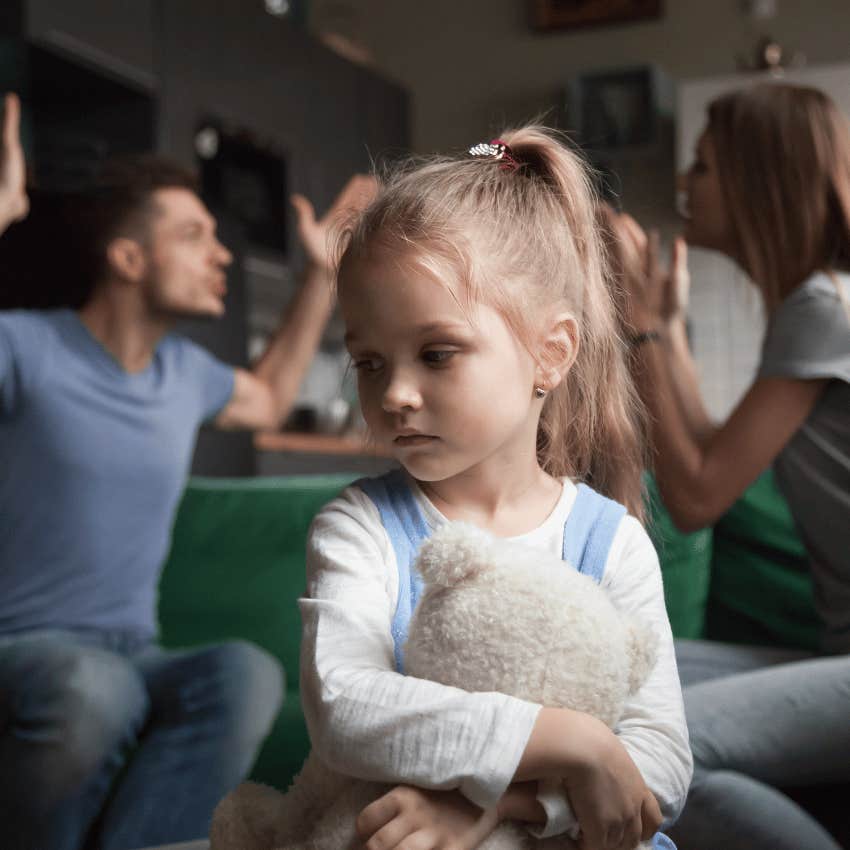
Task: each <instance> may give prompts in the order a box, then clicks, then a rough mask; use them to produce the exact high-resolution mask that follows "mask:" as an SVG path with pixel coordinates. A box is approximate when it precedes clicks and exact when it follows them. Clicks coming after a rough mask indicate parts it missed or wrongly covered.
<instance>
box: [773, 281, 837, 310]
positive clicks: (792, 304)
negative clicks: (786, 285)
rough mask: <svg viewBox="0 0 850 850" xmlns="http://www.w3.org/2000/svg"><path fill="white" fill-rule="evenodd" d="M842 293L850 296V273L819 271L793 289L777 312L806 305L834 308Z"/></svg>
mask: <svg viewBox="0 0 850 850" xmlns="http://www.w3.org/2000/svg"><path fill="white" fill-rule="evenodd" d="M842 294H843V295H844V296H845V297H846V298H850V273H848V272H844V271H834V272H830V273H827V272H823V271H818V272H815V273H814V274H812V275H810V276H809V277H807V278H806V279H805V280H804V281H803V282H802V283H801V284H800V285H799V286H797V287H796V288H795V289H793V290H792V291H791V292H790V293H789V294H788V296H787V297H786V298H785V300H784V301H783V302H782V303H781V304H780V305H779V308H778V310H777V313H782V312H788V311H791V310H796V309H799V308H801V307H804V306H808V307H811V306H812V305H813V304H820V305H822V306H823V308H824V309H827V310H831V309H834V307H835V305H836V302H839V303H840V302H841V300H842Z"/></svg>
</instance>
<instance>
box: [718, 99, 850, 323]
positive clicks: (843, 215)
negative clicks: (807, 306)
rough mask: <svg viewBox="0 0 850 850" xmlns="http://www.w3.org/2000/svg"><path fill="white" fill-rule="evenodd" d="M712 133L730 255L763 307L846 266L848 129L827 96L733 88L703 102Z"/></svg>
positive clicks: (849, 245)
mask: <svg viewBox="0 0 850 850" xmlns="http://www.w3.org/2000/svg"><path fill="white" fill-rule="evenodd" d="M708 134H709V137H710V138H711V140H712V142H713V143H714V146H715V151H716V154H717V156H716V158H717V168H718V174H719V177H720V183H721V186H722V189H723V193H724V198H725V202H726V209H727V211H728V215H729V217H730V221H731V224H732V228H731V229H732V232H733V233H734V234H735V238H736V240H737V244H736V246H735V248H736V256H737V257H738V258H739V260H740V261H741V263H742V264H743V266H744V268H745V270H746V271H747V272H748V273H749V275H750V277H751V278H752V279H753V281H754V282H755V284H756V285H757V286H758V288H759V289H760V290H761V292H762V295H763V297H764V302H765V306H766V308H767V310H768V313H771V312H773V311H774V310H775V309H776V308H777V307H778V306H779V304H780V303H781V302H782V300H783V299H784V298H785V297H786V296H787V295H788V294H789V293H790V292H791V291H792V290H793V289H794V288H795V287H796V286H797V285H798V284H800V283H802V282H803V281H804V280H806V278H808V277H809V276H810V275H811V274H813V273H814V272H816V271H825V272H828V273H829V272H832V270H833V269H836V268H839V269H850V127H848V122H847V118H846V117H845V116H844V115H843V114H842V113H841V112H840V111H839V109H838V108H837V107H836V105H835V104H834V103H833V102H832V100H830V98H829V97H827V96H826V95H825V94H824V93H823V92H821V91H818V90H817V89H812V88H807V87H804V86H796V85H790V84H788V83H761V84H759V85H756V86H752V87H750V88H747V89H742V90H740V91H734V92H731V93H729V94H726V95H723V96H721V97H719V98H717V99H716V100H715V101H713V102H712V103H711V104H710V105H709V107H708ZM839 292H840V289H839Z"/></svg>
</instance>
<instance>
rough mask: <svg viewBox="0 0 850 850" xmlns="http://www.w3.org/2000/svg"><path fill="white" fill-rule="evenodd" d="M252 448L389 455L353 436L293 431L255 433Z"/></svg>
mask: <svg viewBox="0 0 850 850" xmlns="http://www.w3.org/2000/svg"><path fill="white" fill-rule="evenodd" d="M254 448H255V449H257V450H258V451H261V452H302V453H305V454H326V455H368V456H369V457H390V455H389V453H387V452H385V451H381V450H380V449H378V448H377V447H375V446H374V445H371V444H369V443H367V442H365V441H364V440H362V439H358V438H355V437H334V436H331V435H330V434H305V433H298V432H294V431H277V432H272V431H268V432H263V433H259V434H256V435H255V436H254Z"/></svg>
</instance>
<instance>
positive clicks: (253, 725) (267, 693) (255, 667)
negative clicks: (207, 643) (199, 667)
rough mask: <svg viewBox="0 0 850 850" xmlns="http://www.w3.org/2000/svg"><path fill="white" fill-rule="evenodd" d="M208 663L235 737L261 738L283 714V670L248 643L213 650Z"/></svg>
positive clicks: (262, 651)
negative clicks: (280, 713) (213, 673)
mask: <svg viewBox="0 0 850 850" xmlns="http://www.w3.org/2000/svg"><path fill="white" fill-rule="evenodd" d="M207 651H208V652H209V653H210V658H209V663H210V664H211V665H212V666H213V667H214V668H215V671H216V675H215V678H216V681H217V682H218V683H219V700H220V709H221V711H222V712H223V714H224V718H223V719H225V721H226V722H228V723H229V724H230V726H231V731H232V733H233V734H235V735H238V736H240V737H245V738H249V739H250V738H262V737H265V735H266V734H267V733H268V731H269V729H270V728H271V725H272V723H273V722H274V719H275V717H276V716H277V713H278V711H280V706H281V703H282V701H283V695H284V688H285V686H284V677H283V668H282V667H281V665H280V663H279V662H278V661H277V660H276V659H275V658H273V657H272V656H271V655H270V654H269V653H267V652H266V651H265V650H263V649H260V648H259V647H258V646H255V645H254V644H252V643H248V642H247V641H241V640H237V641H229V642H228V643H223V644H219V645H218V646H214V647H210V648H209V649H208V650H207Z"/></svg>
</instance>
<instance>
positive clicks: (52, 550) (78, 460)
mask: <svg viewBox="0 0 850 850" xmlns="http://www.w3.org/2000/svg"><path fill="white" fill-rule="evenodd" d="M233 380H234V372H233V369H232V368H231V367H228V366H225V365H224V364H222V363H220V362H218V361H217V360H215V358H213V357H212V356H211V355H210V354H208V353H207V352H206V351H204V350H203V349H202V348H199V347H198V346H197V345H195V344H194V343H191V342H189V341H188V340H186V339H183V338H180V337H177V336H168V337H165V338H164V339H163V340H162V341H161V342H160V344H159V345H158V346H157V349H156V352H155V354H154V357H153V359H152V361H151V363H150V364H149V365H148V367H147V368H146V369H145V370H144V371H142V372H139V373H135V374H129V373H127V372H126V371H125V370H124V369H123V368H122V367H121V366H120V365H119V363H118V362H117V361H116V360H115V359H114V358H113V357H112V356H111V355H110V354H109V353H108V352H107V351H106V349H104V348H103V347H102V346H101V345H100V344H99V343H98V342H97V340H96V339H95V338H94V337H93V336H92V335H91V334H90V333H89V332H88V330H87V329H86V327H85V325H83V323H82V322H81V321H80V319H79V318H78V316H77V314H76V313H74V312H72V311H70V310H55V311H48V312H29V311H13V312H7V313H0V634H10V633H13V632H20V631H28V630H33V629H46V628H74V629H98V630H120V631H126V632H130V633H133V634H136V635H138V636H139V637H141V638H149V637H153V636H154V635H155V633H156V592H157V581H158V578H159V571H160V567H161V566H162V563H163V561H164V559H165V556H166V554H167V551H168V544H169V536H170V532H171V523H172V519H173V515H174V512H175V510H176V507H177V503H178V500H179V498H180V495H181V492H182V489H183V486H184V483H185V480H186V476H187V474H188V471H189V465H190V463H191V458H192V452H193V448H194V444H195V437H196V434H197V430H198V427H199V426H200V424H201V423H202V422H203V421H205V420H207V419H210V418H211V417H213V416H214V415H215V414H216V413H217V412H218V411H219V410H221V408H222V407H223V406H224V405H225V404H226V403H227V401H228V400H229V398H230V396H231V394H232V392H233Z"/></svg>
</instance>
